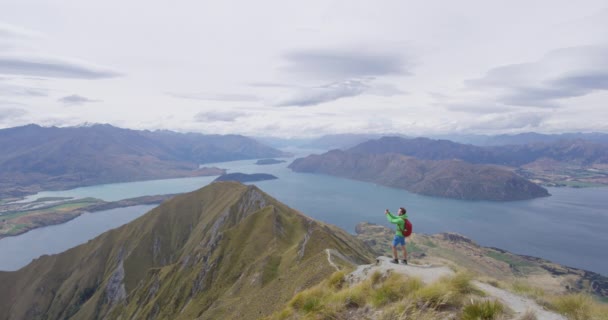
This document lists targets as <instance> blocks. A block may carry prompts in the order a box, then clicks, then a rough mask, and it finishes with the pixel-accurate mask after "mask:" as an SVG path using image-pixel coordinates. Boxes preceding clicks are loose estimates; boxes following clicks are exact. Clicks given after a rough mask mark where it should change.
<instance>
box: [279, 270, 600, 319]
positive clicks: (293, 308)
mask: <svg viewBox="0 0 608 320" xmlns="http://www.w3.org/2000/svg"><path fill="white" fill-rule="evenodd" d="M345 276H346V274H345V273H344V272H341V271H339V272H336V273H334V274H332V275H331V276H330V277H329V278H328V279H327V280H325V281H324V282H322V283H321V284H319V285H317V286H314V287H312V288H310V289H307V290H304V291H302V292H300V293H298V294H296V295H295V296H294V297H293V299H292V300H291V301H290V302H289V303H288V304H287V307H286V308H285V309H283V310H281V311H280V312H277V313H275V314H273V315H272V316H270V317H268V319H273V320H274V319H278V320H285V319H349V318H352V319H356V318H374V319H381V320H393V319H416V320H431V319H432V320H435V319H462V320H469V319H482V320H492V319H494V320H498V319H505V318H507V317H508V316H509V311H508V310H509V309H508V308H507V307H506V306H504V305H502V304H501V303H500V302H498V301H494V300H487V299H485V298H480V297H479V296H480V292H479V290H478V289H477V288H475V286H474V285H473V284H472V282H471V280H472V275H471V274H470V273H466V272H459V273H457V274H456V275H454V276H451V277H444V278H441V279H439V280H438V281H436V282H434V283H431V284H429V285H425V284H424V283H423V282H422V281H421V280H420V279H418V278H414V277H406V276H403V275H400V274H397V273H390V274H388V275H383V274H382V273H380V272H377V273H374V274H372V275H370V277H369V278H368V280H365V281H363V282H361V283H358V284H354V285H352V286H349V285H348V282H347V281H346V280H345ZM498 283H499V285H500V286H502V287H509V288H510V289H511V290H512V291H516V292H518V293H519V294H521V295H526V296H530V297H533V298H534V297H536V298H537V299H539V300H541V301H542V302H543V303H542V304H543V305H545V306H547V307H548V308H549V309H552V310H555V311H556V312H559V313H562V314H564V315H565V316H567V317H568V319H571V320H580V319H589V320H608V305H606V304H603V303H600V302H598V301H595V300H594V299H593V298H591V297H590V296H588V295H582V294H578V295H564V296H549V295H546V294H545V293H544V291H543V290H540V289H537V288H534V287H531V286H529V285H527V284H525V283H522V282H517V283H514V284H513V285H509V284H506V283H502V282H498ZM471 299H473V300H471ZM469 301H470V302H469ZM455 316H458V318H454V317H455ZM517 319H518V320H535V319H536V315H535V314H534V313H533V312H532V311H528V312H526V313H525V314H523V315H522V316H520V317H519V318H517Z"/></svg>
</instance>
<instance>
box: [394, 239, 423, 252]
mask: <svg viewBox="0 0 608 320" xmlns="http://www.w3.org/2000/svg"><path fill="white" fill-rule="evenodd" d="M406 247H407V252H408V253H419V252H424V250H423V249H422V248H420V246H418V245H417V244H416V243H414V242H413V241H408V242H407V244H406ZM399 250H401V249H399Z"/></svg>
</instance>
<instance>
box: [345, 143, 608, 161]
mask: <svg viewBox="0 0 608 320" xmlns="http://www.w3.org/2000/svg"><path fill="white" fill-rule="evenodd" d="M348 151H349V152H352V153H369V154H382V153H399V154H402V155H407V156H412V157H416V158H419V159H427V160H446V159H461V160H464V161H467V162H470V163H485V164H499V165H507V166H521V165H524V164H528V163H531V162H534V161H536V160H539V159H542V158H549V159H553V160H556V161H560V162H568V163H576V164H580V165H591V164H596V163H608V145H604V144H601V143H594V142H589V141H585V140H559V141H556V142H551V143H533V144H525V145H505V146H488V147H480V146H474V145H470V144H461V143H456V142H452V141H449V140H433V139H428V138H415V139H404V138H400V137H382V138H380V139H377V140H370V141H367V142H364V143H361V144H359V145H357V146H355V147H353V148H350V149H348Z"/></svg>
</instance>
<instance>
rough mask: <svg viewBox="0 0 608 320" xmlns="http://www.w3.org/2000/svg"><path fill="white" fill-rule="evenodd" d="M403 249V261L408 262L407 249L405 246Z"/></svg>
mask: <svg viewBox="0 0 608 320" xmlns="http://www.w3.org/2000/svg"><path fill="white" fill-rule="evenodd" d="M401 249H403V260H407V248H406V246H405V245H403V246H401Z"/></svg>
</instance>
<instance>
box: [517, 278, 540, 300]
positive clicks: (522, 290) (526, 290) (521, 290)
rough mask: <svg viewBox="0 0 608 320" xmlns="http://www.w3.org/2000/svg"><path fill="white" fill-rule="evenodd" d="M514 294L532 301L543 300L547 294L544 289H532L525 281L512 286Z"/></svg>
mask: <svg viewBox="0 0 608 320" xmlns="http://www.w3.org/2000/svg"><path fill="white" fill-rule="evenodd" d="M511 289H512V291H513V292H515V293H517V294H519V295H523V296H526V297H529V298H532V299H536V300H541V299H542V298H544V297H545V295H546V293H545V291H544V290H543V289H540V288H536V287H532V286H530V285H529V284H527V283H525V282H523V281H515V282H513V284H512V285H511Z"/></svg>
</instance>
